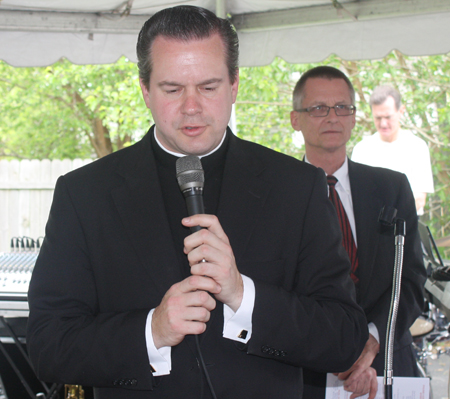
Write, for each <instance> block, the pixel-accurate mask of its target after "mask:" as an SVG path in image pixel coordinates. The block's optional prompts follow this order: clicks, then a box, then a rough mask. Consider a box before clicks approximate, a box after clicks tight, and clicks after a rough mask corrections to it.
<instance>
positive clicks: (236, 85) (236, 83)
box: [231, 68, 239, 104]
mask: <svg viewBox="0 0 450 399" xmlns="http://www.w3.org/2000/svg"><path fill="white" fill-rule="evenodd" d="M238 89H239V68H236V76H235V79H234V82H233V84H232V85H231V96H232V102H233V104H234V103H235V102H236V98H237V94H238Z"/></svg>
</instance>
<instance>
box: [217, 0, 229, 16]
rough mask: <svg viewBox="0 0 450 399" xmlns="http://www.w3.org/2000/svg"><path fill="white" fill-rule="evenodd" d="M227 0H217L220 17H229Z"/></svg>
mask: <svg viewBox="0 0 450 399" xmlns="http://www.w3.org/2000/svg"><path fill="white" fill-rule="evenodd" d="M226 2H227V1H226V0H216V15H217V16H218V17H219V18H226V17H227V8H226Z"/></svg>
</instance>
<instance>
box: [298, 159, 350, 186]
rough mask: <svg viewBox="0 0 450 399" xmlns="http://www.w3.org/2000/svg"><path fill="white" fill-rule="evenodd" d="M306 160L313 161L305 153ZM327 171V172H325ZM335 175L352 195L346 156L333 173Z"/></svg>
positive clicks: (339, 182)
mask: <svg viewBox="0 0 450 399" xmlns="http://www.w3.org/2000/svg"><path fill="white" fill-rule="evenodd" d="M305 162H307V163H309V164H311V162H309V161H308V157H307V156H306V154H305ZM324 173H325V172H324ZM333 176H334V177H335V178H336V179H337V180H338V183H337V184H340V185H341V186H342V188H343V189H344V190H345V191H346V192H347V193H348V194H349V195H351V188H350V179H349V177H348V158H347V157H345V160H344V163H343V164H342V166H341V167H340V168H339V169H338V170H337V171H335V172H334V173H333Z"/></svg>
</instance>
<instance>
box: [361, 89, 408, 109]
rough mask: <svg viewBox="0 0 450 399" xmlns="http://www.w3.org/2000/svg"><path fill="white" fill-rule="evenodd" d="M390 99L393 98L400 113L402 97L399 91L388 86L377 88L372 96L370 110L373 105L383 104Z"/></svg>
mask: <svg viewBox="0 0 450 399" xmlns="http://www.w3.org/2000/svg"><path fill="white" fill-rule="evenodd" d="M388 97H392V98H393V99H394V103H395V108H396V110H397V111H398V110H399V109H400V107H401V106H402V96H401V95H400V93H399V92H398V90H396V89H394V88H393V87H392V86H388V85H382V86H377V87H375V89H374V91H373V93H372V95H371V96H370V102H369V103H370V108H372V105H380V104H383V103H384V102H385V101H386V100H387V99H388Z"/></svg>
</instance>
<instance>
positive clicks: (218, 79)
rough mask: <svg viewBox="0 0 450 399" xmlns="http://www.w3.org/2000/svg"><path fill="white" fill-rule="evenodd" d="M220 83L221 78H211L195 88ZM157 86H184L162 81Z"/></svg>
mask: <svg viewBox="0 0 450 399" xmlns="http://www.w3.org/2000/svg"><path fill="white" fill-rule="evenodd" d="M222 81H223V79H221V78H212V79H207V80H204V81H202V82H200V83H199V84H198V85H197V86H205V85H210V84H213V83H221V82H222ZM158 86H159V87H162V86H184V85H183V84H181V83H178V82H172V81H168V80H163V81H162V82H159V83H158Z"/></svg>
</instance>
